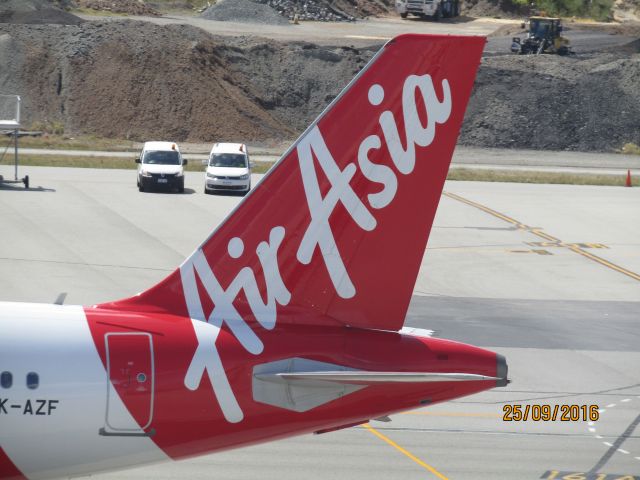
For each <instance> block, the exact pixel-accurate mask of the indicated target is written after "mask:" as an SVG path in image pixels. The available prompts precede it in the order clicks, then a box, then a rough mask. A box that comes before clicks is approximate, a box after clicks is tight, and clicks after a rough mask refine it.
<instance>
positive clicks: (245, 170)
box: [203, 143, 251, 194]
mask: <svg viewBox="0 0 640 480" xmlns="http://www.w3.org/2000/svg"><path fill="white" fill-rule="evenodd" d="M203 163H204V164H205V165H207V170H206V172H205V174H204V193H213V192H214V191H226V192H240V193H243V194H246V193H248V192H249V190H251V162H250V161H249V152H248V151H247V146H246V145H245V144H244V143H216V144H214V145H213V147H212V148H211V153H210V154H209V160H203Z"/></svg>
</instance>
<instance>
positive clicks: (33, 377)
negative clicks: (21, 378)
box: [27, 372, 40, 390]
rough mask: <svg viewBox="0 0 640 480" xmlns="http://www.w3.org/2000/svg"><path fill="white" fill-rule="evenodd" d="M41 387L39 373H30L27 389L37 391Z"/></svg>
mask: <svg viewBox="0 0 640 480" xmlns="http://www.w3.org/2000/svg"><path fill="white" fill-rule="evenodd" d="M38 385H40V378H39V377H38V374H37V373H34V372H29V373H27V388H30V389H31V390H35V389H36V388H38Z"/></svg>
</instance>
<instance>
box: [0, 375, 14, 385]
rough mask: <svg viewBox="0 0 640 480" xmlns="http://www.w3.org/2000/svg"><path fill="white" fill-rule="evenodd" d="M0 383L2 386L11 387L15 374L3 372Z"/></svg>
mask: <svg viewBox="0 0 640 480" xmlns="http://www.w3.org/2000/svg"><path fill="white" fill-rule="evenodd" d="M0 385H2V388H11V385H13V375H11V372H2V374H0Z"/></svg>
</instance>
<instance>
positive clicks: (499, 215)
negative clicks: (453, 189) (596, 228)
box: [442, 192, 640, 281]
mask: <svg viewBox="0 0 640 480" xmlns="http://www.w3.org/2000/svg"><path fill="white" fill-rule="evenodd" d="M442 194H443V195H446V196H447V197H449V198H452V199H454V200H457V201H459V202H462V203H466V204H467V205H469V206H471V207H475V208H477V209H479V210H482V211H483V212H485V213H488V214H489V215H493V216H494V217H496V218H499V219H500V220H504V221H505V222H508V223H510V224H512V225H515V226H516V227H517V228H518V229H520V230H526V231H528V232H531V233H532V234H534V235H536V236H538V237H540V238H544V239H545V240H547V241H550V242H553V243H554V245H553V246H557V247H566V248H568V249H569V250H571V251H572V252H574V253H577V254H579V255H582V256H583V257H585V258H588V259H589V260H593V261H594V262H597V263H599V264H600V265H603V266H605V267H607V268H610V269H611V270H615V271H616V272H619V273H622V274H623V275H626V276H628V277H631V278H633V279H634V280H638V281H640V275H638V274H637V273H635V272H632V271H631V270H627V269H626V268H622V267H620V266H619V265H616V264H615V263H611V262H609V261H608V260H605V259H604V258H602V257H599V256H597V255H594V254H593V253H589V252H587V251H586V250H584V249H582V248H580V247H579V246H577V245H575V244H565V243H563V242H562V240H560V239H559V238H556V237H554V236H552V235H549V234H548V233H545V232H543V231H542V229H540V228H534V227H530V226H528V225H525V224H524V223H522V222H519V221H517V220H515V219H513V218H511V217H509V216H507V215H504V214H502V213H500V212H496V211H495V210H493V209H491V208H489V207H485V206H484V205H481V204H480V203H477V202H474V201H472V200H468V199H466V198H464V197H461V196H460V195H456V194H455V193H450V192H442Z"/></svg>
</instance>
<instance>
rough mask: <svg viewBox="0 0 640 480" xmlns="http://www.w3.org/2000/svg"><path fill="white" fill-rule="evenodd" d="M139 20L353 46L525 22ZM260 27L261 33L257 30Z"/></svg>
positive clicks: (590, 33)
mask: <svg viewBox="0 0 640 480" xmlns="http://www.w3.org/2000/svg"><path fill="white" fill-rule="evenodd" d="M80 16H81V17H84V18H87V19H96V18H99V19H100V20H101V21H109V20H113V19H119V18H122V17H95V16H88V15H80ZM132 18H134V19H135V20H141V21H145V22H151V23H156V24H158V25H171V24H186V25H192V26H195V27H198V28H201V29H203V30H205V31H207V32H209V33H212V34H214V35H222V36H241V35H248V34H249V35H255V34H256V31H259V36H260V37H264V38H271V39H273V40H278V41H306V42H314V43H318V44H321V45H350V46H355V47H368V46H372V45H381V44H383V43H384V42H386V41H388V40H391V39H392V38H393V37H395V36H397V35H402V34H405V33H422V34H436V35H438V34H440V35H442V34H444V35H482V36H487V35H489V34H491V33H493V32H494V31H495V30H497V29H498V28H499V27H501V26H503V25H517V24H518V23H519V22H520V20H510V19H495V18H471V17H465V16H462V17H458V18H455V19H446V20H441V21H439V22H434V21H430V20H422V19H419V18H417V17H409V18H407V19H401V18H400V17H399V16H394V15H393V14H391V15H390V16H388V17H382V18H370V19H365V20H359V21H357V22H353V23H350V22H301V23H300V25H262V24H260V25H257V24H250V23H239V22H220V21H214V20H205V19H203V18H200V17H197V16H188V15H170V16H163V17H144V16H140V17H132ZM256 29H258V30H256ZM563 35H565V36H566V37H567V38H568V39H569V40H570V42H571V46H572V50H573V51H574V52H575V53H578V54H588V53H591V52H596V51H600V50H603V49H607V48H614V47H616V46H618V45H624V44H626V43H628V42H630V41H632V40H634V39H635V38H634V37H628V36H624V35H611V34H609V33H607V32H606V31H597V30H578V29H576V28H575V27H569V28H568V29H566V30H565V32H564V33H563ZM511 38H512V36H511V35H508V36H504V37H490V38H488V42H487V45H486V47H485V54H510V52H511Z"/></svg>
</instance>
